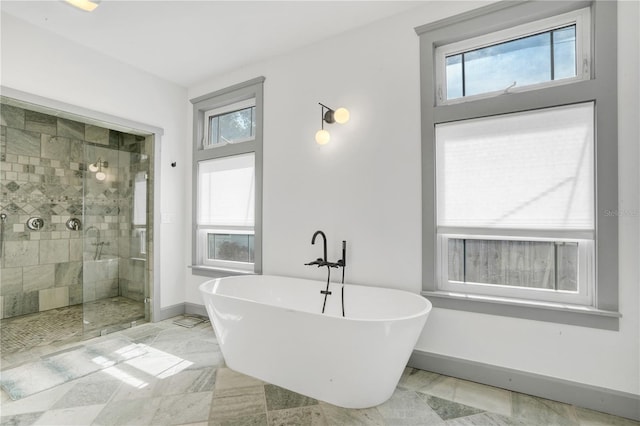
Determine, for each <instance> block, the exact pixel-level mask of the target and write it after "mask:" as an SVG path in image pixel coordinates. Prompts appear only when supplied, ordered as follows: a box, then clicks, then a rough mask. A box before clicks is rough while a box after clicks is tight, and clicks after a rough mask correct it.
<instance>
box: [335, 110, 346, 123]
mask: <svg viewBox="0 0 640 426" xmlns="http://www.w3.org/2000/svg"><path fill="white" fill-rule="evenodd" d="M333 119H334V120H335V121H336V123H339V124H344V123H346V122H347V121H349V110H348V109H346V108H338V109H337V110H335V111H334V112H333Z"/></svg>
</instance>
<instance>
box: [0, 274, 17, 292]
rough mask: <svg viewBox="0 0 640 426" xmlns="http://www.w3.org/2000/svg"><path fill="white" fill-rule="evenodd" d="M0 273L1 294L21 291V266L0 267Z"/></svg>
mask: <svg viewBox="0 0 640 426" xmlns="http://www.w3.org/2000/svg"><path fill="white" fill-rule="evenodd" d="M0 274H2V278H1V279H0V294H1V295H6V294H12V293H21V292H22V268H2V270H1V271H0Z"/></svg>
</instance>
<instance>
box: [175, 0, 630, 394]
mask: <svg viewBox="0 0 640 426" xmlns="http://www.w3.org/2000/svg"><path fill="white" fill-rule="evenodd" d="M480 5H481V4H480V3H478V2H475V3H461V2H449V3H445V2H438V3H435V4H431V5H428V6H425V7H421V8H419V9H416V10H413V11H411V12H409V13H405V14H402V15H398V16H396V17H394V18H390V19H387V20H384V21H381V22H379V23H376V24H374V25H370V26H367V27H364V28H361V29H358V30H355V31H352V32H349V33H347V34H344V35H342V36H341V37H337V38H334V39H331V40H328V41H325V42H322V43H319V44H316V45H313V46H310V47H308V48H305V49H303V50H300V51H296V52H293V53H291V54H289V55H285V56H281V57H277V58H273V59H271V60H269V61H266V62H262V63H259V64H255V65H254V66H250V67H246V68H243V69H241V70H237V71H236V72H233V73H230V74H227V75H224V76H221V77H216V78H211V79H210V80H208V81H206V82H203V83H202V84H200V85H197V86H195V87H191V88H190V89H189V98H194V97H197V96H200V95H203V94H205V93H209V92H211V91H214V90H218V89H221V88H224V87H226V86H228V85H231V84H235V83H238V82H242V81H245V80H248V79H250V78H253V77H257V76H260V75H263V76H265V77H266V81H265V129H264V195H263V197H264V217H263V225H264V245H263V254H264V264H263V269H264V272H265V273H267V274H282V275H289V276H299V277H309V278H318V279H322V278H324V271H320V270H317V269H315V268H310V267H305V266H303V264H304V263H305V262H307V261H309V260H312V259H314V258H316V257H318V255H319V254H320V253H321V252H320V250H321V248H320V247H319V246H317V245H316V246H311V244H310V243H311V236H312V234H313V232H314V231H315V230H317V229H322V230H324V231H325V232H326V233H327V236H328V240H329V258H330V259H338V258H339V256H340V251H339V248H340V241H341V240H342V239H345V240H347V241H348V243H349V247H348V256H349V259H348V260H349V263H348V267H347V281H349V282H353V283H363V284H369V285H375V286H388V287H395V288H399V289H404V290H409V291H413V292H418V291H419V290H420V288H421V263H420V256H421V242H420V235H421V202H420V185H421V180H420V179H421V178H420V119H419V109H420V83H419V70H418V68H419V65H418V63H419V62H418V59H419V58H418V55H419V53H418V37H417V36H416V34H415V33H414V30H413V28H414V27H415V26H418V25H422V24H425V23H428V22H431V21H434V20H437V19H440V18H443V17H445V16H450V15H453V14H456V13H459V12H461V11H463V10H465V9H468V8H471V7H477V6H480ZM619 15H620V23H619V27H618V31H619V34H620V35H621V37H620V51H623V52H625V54H624V55H620V104H621V108H620V140H619V144H620V204H621V207H624V208H625V209H630V210H633V209H635V211H636V212H637V211H638V201H639V194H638V181H639V179H638V171H637V169H638V159H639V155H638V139H637V135H638V133H639V132H638V123H637V116H638V100H637V98H638V79H637V76H638V49H637V43H638V29H637V22H638V18H639V11H638V3H636V2H622V3H621V4H620V11H619ZM634 43H635V45H634ZM318 102H322V103H325V104H327V105H329V106H333V107H339V106H346V107H348V108H349V109H350V110H351V113H352V119H351V121H350V122H349V123H348V124H346V125H343V126H340V125H337V124H333V125H329V126H328V127H327V128H328V129H329V131H330V132H331V133H332V135H333V140H332V142H331V143H330V144H329V145H327V146H324V147H319V146H317V145H316V144H315V143H314V140H313V137H314V133H315V131H316V130H317V128H318V127H319V125H320V122H319V121H320V118H319V115H320V107H319V106H318V104H317V103H318ZM188 108H189V111H191V107H190V106H189V107H188ZM189 114H190V113H189ZM185 155H186V156H187V157H188V158H190V156H191V149H190V147H189V148H187V152H186V153H185ZM187 217H190V214H188V215H187ZM184 227H185V232H187V233H189V232H190V231H189V229H190V228H189V224H188V223H186V224H185V225H184ZM638 236H639V232H638V217H637V216H636V217H633V216H628V217H621V218H620V253H621V256H620V309H621V312H622V314H623V317H622V319H621V321H620V331H619V332H612V331H603V330H594V329H589V328H583V327H576V326H564V325H559V324H553V323H545V322H536V321H529V320H520V319H513V318H502V317H498V316H490V315H482V314H475V313H467V312H460V311H453V310H443V309H435V310H434V312H433V314H432V316H431V317H430V318H429V320H428V321H427V325H426V327H425V330H424V332H423V334H422V336H421V338H420V340H419V342H418V348H419V349H421V350H424V351H429V352H434V353H439V354H444V355H448V356H452V357H458V358H464V359H470V360H474V361H478V362H483V363H488V364H493V365H497V366H503V367H508V368H514V369H519V370H522V371H527V372H532V373H537V374H543V375H549V376H555V377H559V378H562V379H567V380H572V381H576V382H581V383H585V384H591V385H596V386H602V387H606V388H610V389H615V390H620V391H626V392H632V393H636V394H640V383H639V376H640V370H639V359H640V358H639V355H640V354H639V344H640V338H639V335H640V327H639V325H638V299H639V296H640V294H639V291H638V281H639V280H638V267H637V261H638V258H639V254H640V253H639V244H638ZM189 238H190V237H189ZM189 238H188V240H189ZM186 243H187V244H186V245H185V250H190V248H191V242H190V240H189V241H187V242H186ZM202 281H203V279H202V278H201V277H194V276H191V274H187V289H186V300H187V301H188V302H192V303H199V304H201V303H202V301H201V299H200V295H199V294H198V291H197V285H198V284H199V283H200V282H202Z"/></svg>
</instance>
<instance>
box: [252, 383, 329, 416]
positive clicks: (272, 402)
mask: <svg viewBox="0 0 640 426" xmlns="http://www.w3.org/2000/svg"><path fill="white" fill-rule="evenodd" d="M264 392H265V397H266V399H267V410H268V411H271V410H282V409H285V408H296V407H306V406H308V405H318V401H317V400H316V399H313V398H310V397H308V396H304V395H301V394H299V393H296V392H292V391H290V390H288V389H285V388H281V387H280V386H276V385H271V384H266V385H264Z"/></svg>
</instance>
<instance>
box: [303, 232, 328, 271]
mask: <svg viewBox="0 0 640 426" xmlns="http://www.w3.org/2000/svg"><path fill="white" fill-rule="evenodd" d="M318 235H320V236H321V237H322V245H323V247H322V255H323V257H322V259H321V258H317V259H316V260H314V261H313V262H309V263H306V265H318V267H320V266H326V265H327V236H326V235H324V232H322V231H316V232H315V233H314V234H313V237H312V238H311V244H314V245H315V243H316V237H317V236H318Z"/></svg>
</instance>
